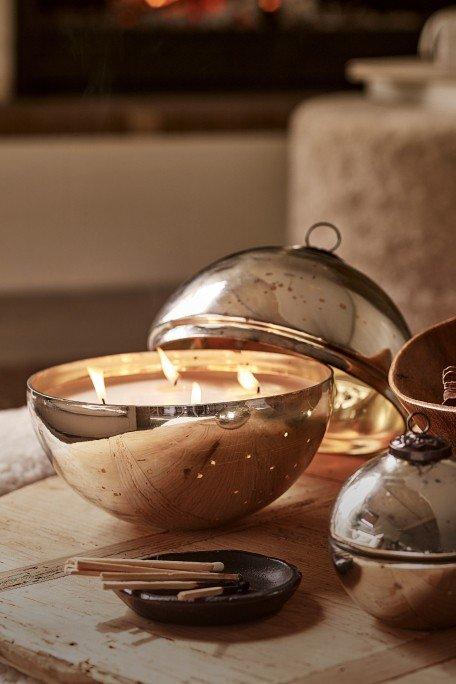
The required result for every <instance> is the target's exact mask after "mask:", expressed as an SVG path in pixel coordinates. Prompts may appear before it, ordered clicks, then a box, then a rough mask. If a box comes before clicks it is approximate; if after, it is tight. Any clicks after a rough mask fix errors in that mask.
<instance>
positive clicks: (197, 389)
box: [190, 382, 203, 404]
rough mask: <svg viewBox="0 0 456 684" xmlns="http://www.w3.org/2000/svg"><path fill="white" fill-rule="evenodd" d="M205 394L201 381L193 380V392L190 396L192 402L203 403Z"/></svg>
mask: <svg viewBox="0 0 456 684" xmlns="http://www.w3.org/2000/svg"><path fill="white" fill-rule="evenodd" d="M202 397H203V394H202V391H201V385H200V384H199V382H192V393H191V396H190V403H191V404H201V400H202Z"/></svg>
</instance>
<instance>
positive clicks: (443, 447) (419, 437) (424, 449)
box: [389, 413, 452, 465]
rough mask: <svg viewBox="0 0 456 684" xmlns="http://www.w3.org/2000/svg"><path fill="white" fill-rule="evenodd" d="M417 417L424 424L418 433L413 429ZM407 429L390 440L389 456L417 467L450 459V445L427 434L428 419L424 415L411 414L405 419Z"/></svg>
mask: <svg viewBox="0 0 456 684" xmlns="http://www.w3.org/2000/svg"><path fill="white" fill-rule="evenodd" d="M418 417H420V418H421V419H422V420H423V421H424V424H425V427H424V428H423V430H422V431H420V432H418V431H417V430H416V429H414V424H415V420H416V418H418ZM407 428H408V430H407V432H406V433H404V434H403V435H400V436H399V437H396V438H395V439H393V440H391V442H390V446H389V452H390V454H393V455H394V456H397V457H398V458H403V459H404V460H405V461H408V462H409V463H415V464H417V465H423V464H426V463H437V462H438V461H441V460H442V459H444V458H450V457H451V453H452V450H451V445H450V444H449V443H448V442H447V441H446V440H444V439H442V438H441V437H437V435H433V434H431V433H430V432H429V428H430V423H429V419H428V418H427V416H426V415H425V414H424V413H412V414H411V415H410V416H409V417H408V418H407Z"/></svg>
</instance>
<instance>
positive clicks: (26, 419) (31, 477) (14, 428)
mask: <svg viewBox="0 0 456 684" xmlns="http://www.w3.org/2000/svg"><path fill="white" fill-rule="evenodd" d="M0 435H1V437H0V439H1V441H0V444H1V451H0V496H1V495H2V494H6V493H7V492H12V491H13V490H14V489H18V488H19V487H23V486H24V485H26V484H30V483H31V482H35V481H36V480H41V479H43V478H44V477H48V476H49V475H52V474H53V473H54V471H53V468H52V466H51V464H50V463H49V461H48V459H47V457H46V455H45V453H44V451H43V449H42V448H41V446H40V444H39V442H38V439H37V437H36V435H35V433H34V431H33V427H32V421H31V418H30V415H29V412H28V409H27V407H26V406H23V407H22V408H18V409H8V410H7V411H0Z"/></svg>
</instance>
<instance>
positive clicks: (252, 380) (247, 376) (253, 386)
mask: <svg viewBox="0 0 456 684" xmlns="http://www.w3.org/2000/svg"><path fill="white" fill-rule="evenodd" d="M237 379H238V383H239V384H240V385H241V387H243V388H244V389H246V390H248V391H249V392H256V394H259V393H260V383H259V382H258V380H257V378H256V377H255V376H254V374H253V373H252V372H251V371H249V370H247V369H246V368H239V370H238V372H237Z"/></svg>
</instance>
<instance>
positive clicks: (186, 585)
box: [103, 581, 202, 591]
mask: <svg viewBox="0 0 456 684" xmlns="http://www.w3.org/2000/svg"><path fill="white" fill-rule="evenodd" d="M201 584H202V583H201V582H178V581H176V582H148V581H144V582H121V581H119V582H116V581H114V582H104V583H103V589H111V590H119V589H131V590H132V591H134V590H137V589H142V590H145V589H149V590H150V591H164V590H166V589H168V590H176V589H177V590H181V589H196V588H197V587H200V586H201Z"/></svg>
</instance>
